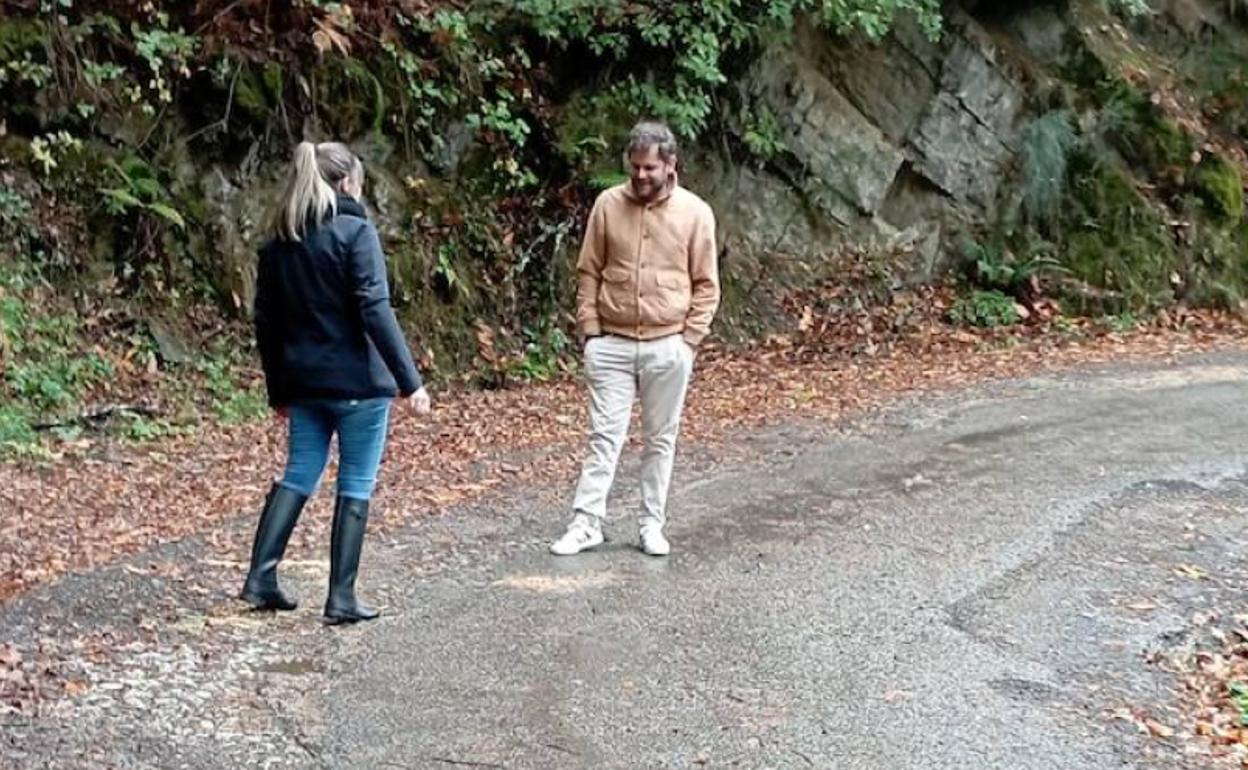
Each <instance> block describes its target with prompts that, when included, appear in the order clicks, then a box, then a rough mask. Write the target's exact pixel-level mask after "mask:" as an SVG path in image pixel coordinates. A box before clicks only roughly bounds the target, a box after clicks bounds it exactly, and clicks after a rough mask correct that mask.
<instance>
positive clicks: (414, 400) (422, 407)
mask: <svg viewBox="0 0 1248 770" xmlns="http://www.w3.org/2000/svg"><path fill="white" fill-rule="evenodd" d="M403 400H404V401H406V402H407V406H408V408H409V409H411V410H412V411H413V412H415V413H416V414H429V413H430V412H431V411H433V403H432V402H431V400H430V399H429V391H427V390H425V389H424V388H423V387H422V388H421V389H420V390H418V391H416V392H415V393H413V394H412V395H410V396H408V397H406V398H404V399H403Z"/></svg>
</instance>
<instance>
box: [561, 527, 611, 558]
mask: <svg viewBox="0 0 1248 770" xmlns="http://www.w3.org/2000/svg"><path fill="white" fill-rule="evenodd" d="M602 541H603V537H602V530H601V529H599V528H598V527H591V526H589V525H588V524H584V523H582V522H579V521H574V522H572V524H570V525H569V526H568V531H567V532H564V533H563V537H561V538H559V539H558V540H556V541H555V542H553V543H551V544H550V552H551V553H553V554H554V555H555V556H573V555H575V554H578V553H580V552H581V551H584V550H586V549H587V548H593V547H594V546H596V545H602Z"/></svg>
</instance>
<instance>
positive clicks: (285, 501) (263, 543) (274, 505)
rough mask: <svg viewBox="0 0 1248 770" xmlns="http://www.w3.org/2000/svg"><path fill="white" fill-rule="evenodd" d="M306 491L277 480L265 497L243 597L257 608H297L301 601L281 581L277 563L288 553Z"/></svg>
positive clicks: (241, 594)
mask: <svg viewBox="0 0 1248 770" xmlns="http://www.w3.org/2000/svg"><path fill="white" fill-rule="evenodd" d="M307 501H308V498H307V496H306V495H301V494H299V493H298V492H295V491H293V490H290V489H287V488H286V487H283V486H282V485H280V484H274V485H273V488H272V489H270V490H269V495H268V497H267V498H265V501H264V511H263V512H262V513H261V514H260V525H259V526H258V527H256V540H255V542H254V543H253V544H252V546H251V569H250V570H248V572H247V581H246V582H245V583H243V590H242V593H240V594H239V597H240V598H242V599H243V600H244V601H246V602H247V603H249V604H250V605H251V606H252V607H254V608H255V609H257V610H293V609H295V607H297V606H299V603H298V602H296V601H295V600H294V599H292V598H291V597H290V596H288V595H287V594H286V593H284V592H283V591H282V589H281V587H279V586H278V584H277V564H278V562H280V561H281V560H282V556H283V555H284V554H285V553H286V542H287V541H288V540H290V533H291V532H292V531H294V529H295V522H297V521H299V514H300V513H301V512H302V511H303V505H304V503H306V502H307Z"/></svg>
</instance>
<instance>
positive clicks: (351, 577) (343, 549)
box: [325, 497, 381, 625]
mask: <svg viewBox="0 0 1248 770" xmlns="http://www.w3.org/2000/svg"><path fill="white" fill-rule="evenodd" d="M367 526H368V501H367V500H356V499H353V498H350V497H339V498H338V502H337V503H336V504H335V505H334V530H333V535H332V536H331V538H330V544H329V548H330V552H329V556H330V562H329V600H328V601H326V602H325V622H326V623H328V624H330V625H336V624H338V623H356V622H358V621H361V620H372V619H373V618H375V617H377V616H378V615H380V614H381V613H380V612H378V611H377V610H375V609H373V608H372V607H367V606H365V605H363V604H360V602H359V601H358V600H357V599H356V598H355V576H356V574H357V573H358V572H359V569H360V551H361V549H363V547H364V529H365V527H367Z"/></svg>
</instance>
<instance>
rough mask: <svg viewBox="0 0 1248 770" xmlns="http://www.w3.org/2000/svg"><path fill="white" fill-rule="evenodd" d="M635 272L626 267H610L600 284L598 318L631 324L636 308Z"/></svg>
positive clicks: (605, 271) (604, 273) (604, 271)
mask: <svg viewBox="0 0 1248 770" xmlns="http://www.w3.org/2000/svg"><path fill="white" fill-rule="evenodd" d="M636 288H637V287H636V286H635V284H634V282H633V272H632V271H631V270H629V269H628V268H626V267H608V268H607V269H606V270H603V271H602V281H601V282H600V283H599V284H598V317H599V318H601V319H603V320H605V321H608V322H612V323H617V324H631V323H633V321H634V315H635V310H634V308H635V307H636V305H635V302H634V295H635V294H636V293H637V292H636Z"/></svg>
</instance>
